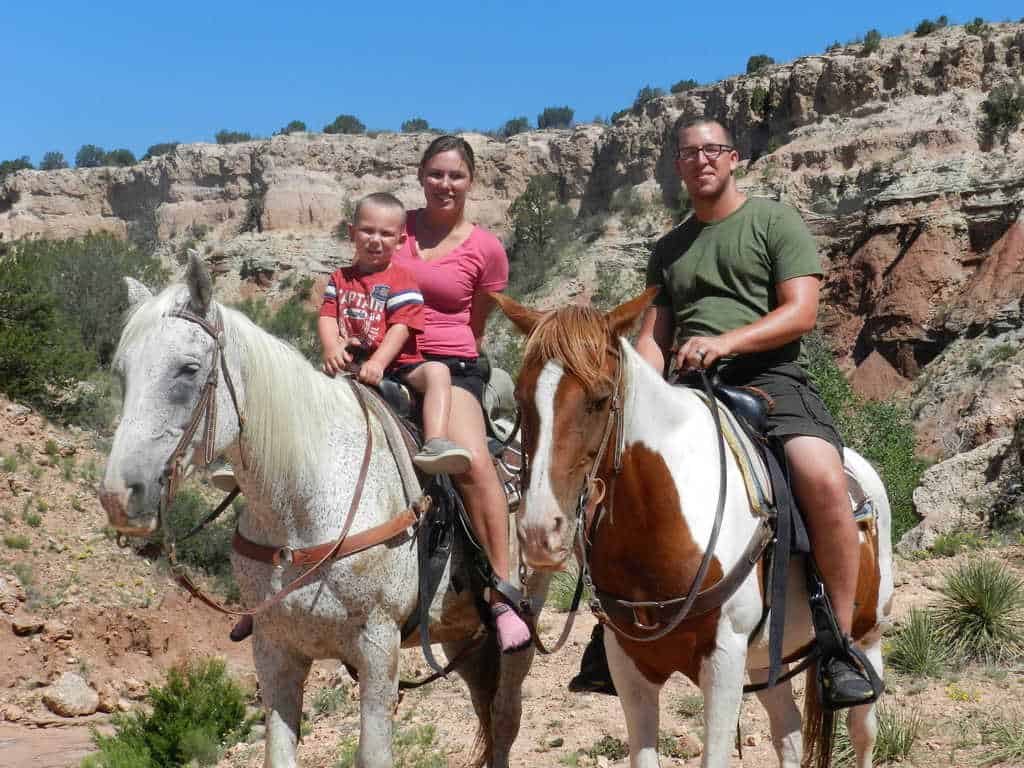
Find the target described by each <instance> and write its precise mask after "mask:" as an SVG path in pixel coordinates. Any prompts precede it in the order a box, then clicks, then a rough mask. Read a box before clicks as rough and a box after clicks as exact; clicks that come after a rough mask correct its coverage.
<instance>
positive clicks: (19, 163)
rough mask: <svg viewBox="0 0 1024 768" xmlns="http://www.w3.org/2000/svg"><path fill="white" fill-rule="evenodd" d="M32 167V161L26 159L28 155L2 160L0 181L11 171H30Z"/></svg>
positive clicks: (0, 163)
mask: <svg viewBox="0 0 1024 768" xmlns="http://www.w3.org/2000/svg"><path fill="white" fill-rule="evenodd" d="M32 168H33V166H32V161H31V160H29V159H28V155H22V156H21V157H18V158H15V159H14V160H4V161H3V162H0V181H3V180H4V177H5V176H9V175H10V174H12V173H17V172H18V171H30V170H32Z"/></svg>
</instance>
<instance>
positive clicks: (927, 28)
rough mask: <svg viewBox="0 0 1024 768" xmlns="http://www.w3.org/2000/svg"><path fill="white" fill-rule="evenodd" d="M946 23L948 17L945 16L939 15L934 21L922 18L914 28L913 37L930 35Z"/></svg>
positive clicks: (946, 24) (947, 22) (947, 23)
mask: <svg viewBox="0 0 1024 768" xmlns="http://www.w3.org/2000/svg"><path fill="white" fill-rule="evenodd" d="M948 25H949V19H948V18H947V17H946V16H939V17H938V18H937V19H935V20H934V21H933V20H932V19H922V20H921V22H920V23H919V24H918V25H917V26H916V27H915V28H914V37H925V36H926V35H930V34H931V33H932V32H936V31H938V30H940V29H942V28H943V27H946V26H948Z"/></svg>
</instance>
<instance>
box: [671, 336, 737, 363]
mask: <svg viewBox="0 0 1024 768" xmlns="http://www.w3.org/2000/svg"><path fill="white" fill-rule="evenodd" d="M732 353H733V350H732V346H731V344H730V343H729V339H728V337H727V335H722V336H691V337H690V338H689V339H687V340H686V343H685V344H683V346H681V347H680V348H679V351H677V352H676V369H677V370H680V371H687V370H689V371H693V370H697V369H699V368H710V367H711V366H712V365H714V364H715V363H716V362H717V361H718V360H720V359H721V358H723V357H729V356H730V355H731V354H732Z"/></svg>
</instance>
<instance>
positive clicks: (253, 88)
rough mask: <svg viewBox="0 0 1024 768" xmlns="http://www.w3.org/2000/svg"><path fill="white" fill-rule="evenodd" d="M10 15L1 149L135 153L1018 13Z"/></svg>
mask: <svg viewBox="0 0 1024 768" xmlns="http://www.w3.org/2000/svg"><path fill="white" fill-rule="evenodd" d="M5 5H6V7H5V8H4V11H3V13H2V14H0V30H2V31H3V39H4V46H3V53H4V66H3V67H2V68H0V160H2V159H9V158H13V157H18V156H21V155H29V156H30V158H31V159H32V161H33V162H34V163H38V162H39V160H40V158H41V157H42V155H43V153H44V152H46V151H47V150H59V151H61V152H63V153H64V155H65V157H66V158H67V159H68V161H69V162H73V160H74V155H75V153H76V152H77V150H78V148H79V147H80V146H81V145H82V144H87V143H89V144H98V145H100V146H102V147H104V148H105V149H108V150H109V149H114V148H118V147H127V148H128V149H131V150H132V151H133V152H135V154H136V155H139V156H141V155H142V154H143V153H144V152H145V150H146V148H147V147H148V146H149V145H151V144H155V143H157V142H163V141H172V140H176V141H183V142H190V141H212V140H213V135H214V133H216V132H217V131H218V130H219V129H222V128H228V129H232V130H242V131H248V132H250V133H254V134H257V135H261V136H266V135H269V134H271V133H272V132H273V131H275V130H277V129H279V128H281V127H282V126H284V125H285V124H286V123H288V122H289V121H290V120H295V119H298V120H303V121H305V122H306V124H307V125H308V126H310V128H311V129H316V130H319V129H320V128H321V127H322V126H323V125H324V124H326V123H328V122H330V121H331V120H332V119H333V118H334V117H335V116H336V115H338V114H339V113H350V114H355V115H356V116H358V117H359V118H360V119H361V120H362V121H363V122H364V123H365V124H366V125H367V126H368V127H369V128H371V129H380V130H397V129H398V128H399V126H400V124H401V122H402V121H403V120H405V119H407V118H409V117H414V116H419V117H424V118H426V119H427V120H428V121H429V122H430V124H431V125H432V126H439V127H442V128H449V129H458V128H462V129H488V128H498V127H500V126H501V125H502V124H503V123H504V122H505V121H506V120H507V119H509V118H510V117H514V116H517V115H525V116H527V117H528V118H529V119H530V121H531V123H533V121H535V120H536V116H537V114H538V113H539V112H540V111H541V110H543V109H544V107H546V106H553V105H563V104H565V105H568V106H571V107H573V108H574V109H575V111H576V118H577V120H580V121H588V120H591V119H592V118H593V117H594V116H595V115H601V116H603V117H605V118H607V117H608V116H609V115H610V114H611V113H612V112H614V111H616V110H619V109H622V108H624V107H626V106H628V105H629V104H630V103H631V102H632V100H633V98H634V97H635V95H636V92H637V91H638V90H639V89H640V88H641V87H642V86H643V85H646V84H650V85H652V86H659V87H662V88H665V89H666V90H667V89H668V88H669V86H670V85H671V84H672V83H674V82H676V81H678V80H681V79H684V78H694V79H696V80H698V81H700V82H709V81H714V80H718V79H721V78H723V77H728V76H730V75H733V74H736V73H739V72H742V71H743V69H744V67H745V65H746V61H747V58H748V57H749V56H750V55H751V54H754V53H766V54H768V55H770V56H773V57H774V58H775V59H776V60H777V61H786V60H789V59H792V58H795V57H797V56H801V55H805V54H809V53H820V52H821V51H823V50H824V48H825V47H826V46H827V45H828V44H829V43H831V42H832V41H834V40H840V41H844V42H845V41H847V40H850V39H852V38H854V37H856V36H859V35H862V34H863V33H864V32H865V31H866V30H867V29H869V28H871V27H876V28H878V29H879V30H880V31H881V32H882V34H883V35H885V36H890V35H898V34H903V33H904V32H906V31H907V30H909V29H912V28H913V27H914V26H915V25H916V24H917V22H919V21H920V20H921V19H923V18H926V17H928V18H934V17H936V16H938V15H940V14H945V15H947V16H949V17H950V19H951V20H952V21H953V22H959V23H962V22H964V21H968V20H970V19H971V18H974V17H975V16H982V17H984V18H985V19H987V20H990V21H1003V20H1010V19H1012V20H1017V19H1019V18H1020V17H1021V15H1022V14H1024V5H1022V4H1021V3H1020V2H1019V0H1014V1H1013V2H994V1H993V2H989V1H988V0H977V2H971V3H966V2H941V0H939V2H935V0H932V2H918V1H917V0H907V1H905V2H892V0H888V1H887V2H875V1H874V0H864V1H862V2H843V3H832V2H819V3H808V2H806V0H804V1H803V2H788V1H785V2H783V1H782V0H775V2H763V1H762V2H747V1H746V0H742V1H739V2H734V3H732V4H727V3H712V2H708V3H700V4H693V3H688V2H685V1H684V0H675V1H674V2H648V3H637V2H632V3H629V2H626V3H623V2H619V3H610V2H605V1H604V0H591V2H587V3H564V2H558V0H544V1H543V2H542V1H540V0H517V1H514V2H501V3H499V2H492V1H491V0H479V1H478V2H476V3H461V4H460V3H451V2H448V3H438V2H418V3H407V2H402V1H399V0H391V2H360V3H340V2H337V0H335V1H334V2H322V1H321V0H305V2H301V3H300V2H294V0H293V2H276V3H271V2H263V1H262V0H252V1H251V2H247V3H235V2H227V1H225V2H218V1H217V0H205V2H195V1H194V0H180V1H179V2H176V3H149V2H139V1H138V0H136V1H135V2H131V3H128V2H104V0H96V1H95V2H92V3H83V2H81V0H75V2H68V1H66V0H59V1H55V0H36V1H35V2H25V1H24V0H10V2H8V3H6V4H5Z"/></svg>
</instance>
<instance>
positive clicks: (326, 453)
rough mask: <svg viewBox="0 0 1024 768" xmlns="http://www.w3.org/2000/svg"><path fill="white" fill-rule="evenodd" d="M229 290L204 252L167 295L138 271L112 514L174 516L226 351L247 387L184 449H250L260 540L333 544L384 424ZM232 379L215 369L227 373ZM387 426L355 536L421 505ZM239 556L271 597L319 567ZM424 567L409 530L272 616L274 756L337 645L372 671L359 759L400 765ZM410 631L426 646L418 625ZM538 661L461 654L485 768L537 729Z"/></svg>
mask: <svg viewBox="0 0 1024 768" xmlns="http://www.w3.org/2000/svg"><path fill="white" fill-rule="evenodd" d="M211 294H212V286H211V281H210V276H209V274H208V272H207V270H206V269H205V267H204V266H203V264H202V262H201V261H199V259H198V258H197V257H195V256H194V255H193V256H192V258H191V260H190V263H189V266H188V269H187V273H186V279H185V285H180V284H178V285H173V286H171V287H169V288H168V289H166V290H165V291H163V292H162V293H161V294H159V295H158V296H156V297H153V296H152V295H151V294H149V292H148V291H146V290H145V289H144V288H142V287H141V286H140V285H139V284H137V283H136V284H135V285H134V286H133V287H132V290H131V291H130V295H131V297H132V299H133V301H136V302H137V303H135V304H134V305H133V308H132V310H131V314H130V316H129V319H128V321H127V324H126V326H125V329H124V331H123V333H122V336H121V341H120V344H119V346H118V350H117V353H116V357H115V363H114V369H115V371H116V373H117V375H118V376H119V377H120V379H121V381H122V383H123V385H124V409H123V413H122V417H121V422H120V425H119V426H118V429H117V433H116V435H115V436H114V443H113V447H112V449H111V453H110V458H109V460H108V462H107V467H106V474H105V477H104V480H103V485H102V488H101V499H102V501H103V505H104V508H105V509H106V510H107V513H108V515H109V517H110V522H111V525H112V526H113V527H114V528H115V529H116V530H118V531H120V532H122V533H125V534H129V535H140V534H148V533H150V532H152V531H154V530H155V529H156V527H157V526H158V525H159V520H158V508H159V506H160V502H161V496H162V494H163V492H164V486H165V480H164V477H163V472H164V470H165V466H166V465H167V464H168V461H169V457H171V456H172V454H174V453H175V451H176V446H177V445H178V443H179V441H181V440H182V436H183V434H186V429H187V427H186V425H187V424H188V423H189V421H190V417H191V415H192V414H193V412H196V413H198V412H199V410H200V409H199V408H197V403H198V402H199V400H200V398H201V396H202V390H203V384H204V382H207V381H208V378H210V375H211V368H212V367H219V366H218V364H217V362H216V359H217V355H221V354H222V355H223V366H224V368H225V369H226V371H225V373H226V375H227V376H228V377H229V378H230V382H232V383H233V389H234V390H235V397H233V396H232V394H231V392H230V391H229V387H225V386H223V385H222V386H217V387H216V389H215V390H214V392H215V394H214V399H215V403H216V410H215V418H214V421H215V424H213V425H208V427H209V426H212V427H213V429H212V431H211V430H210V429H207V430H206V437H205V438H204V430H203V429H197V430H196V432H195V435H194V437H191V438H190V439H189V438H185V440H186V443H187V444H186V445H185V446H183V448H184V450H183V454H182V456H183V461H184V462H185V463H186V464H187V463H189V462H193V463H195V464H202V463H204V462H205V461H208V460H209V459H210V458H211V457H212V456H217V455H224V456H226V457H227V458H228V459H229V460H230V461H231V462H232V464H233V465H234V467H235V471H236V476H237V479H238V484H239V486H240V487H241V489H242V491H243V492H244V494H245V497H246V499H247V501H248V504H247V508H246V512H245V513H244V514H243V515H242V517H241V519H240V520H239V522H238V528H239V533H240V534H242V535H243V536H244V537H246V538H247V539H249V540H250V541H252V542H256V543H259V544H264V545H267V546H269V547H280V548H282V550H281V551H282V553H283V552H284V551H286V550H287V551H291V550H296V549H300V548H305V547H311V546H315V545H319V544H323V543H325V542H328V543H329V542H333V541H334V540H336V539H337V538H338V537H339V532H340V531H341V528H342V522H343V520H344V519H345V517H346V514H347V512H348V510H349V507H350V504H351V502H352V499H353V495H354V486H356V485H357V482H356V479H357V478H356V476H357V474H358V471H359V467H360V463H361V460H362V457H363V453H364V448H365V446H366V440H367V429H368V423H367V421H366V419H365V417H364V415H363V413H362V411H361V409H360V406H359V405H358V403H357V400H356V398H355V396H354V394H353V391H352V389H351V387H350V386H349V384H348V383H346V382H344V381H341V380H340V379H339V380H334V379H330V378H328V377H327V376H324V375H323V374H322V373H320V372H319V371H316V370H314V368H313V367H312V366H311V365H310V364H309V363H308V362H307V361H306V360H305V359H303V358H302V356H301V355H299V353H298V352H296V351H295V350H294V349H292V348H291V347H290V346H288V345H287V344H284V343H283V342H281V341H279V340H278V339H276V338H274V337H273V336H271V335H269V334H267V333H265V332H263V331H262V330H260V329H259V328H258V327H257V326H256V325H254V324H253V323H251V322H250V321H249V320H248V319H246V318H245V316H244V315H242V314H240V313H238V312H235V311H233V310H230V309H227V308H225V307H223V306H220V305H218V304H217V303H216V302H215V301H213V300H212V296H211ZM183 310H184V311H185V312H186V313H191V314H192V315H194V316H195V317H197V318H201V319H204V320H205V322H206V324H207V325H209V326H211V327H212V330H213V331H214V332H215V333H216V326H218V325H222V326H223V333H222V334H220V336H221V339H220V346H221V349H222V352H218V351H217V350H218V342H217V341H215V339H214V338H213V336H211V334H210V333H209V332H208V331H207V330H205V329H204V327H203V326H202V324H200V323H197V322H195V321H194V320H192V321H190V320H189V319H188V318H187V317H183V316H182V315H181V314H179V313H181V312H182V311H183ZM219 375H220V372H219V371H213V378H214V380H216V378H217V377H218V376H219ZM221 378H223V377H221ZM236 399H237V402H236ZM236 409H237V411H236ZM200 415H201V414H200ZM241 415H244V428H243V429H242V436H241V439H239V431H240V426H239V425H240V416H241ZM200 426H201V425H200ZM369 426H370V428H372V430H373V446H374V447H373V451H372V454H371V455H370V460H369V471H368V472H367V475H366V480H365V487H364V488H363V491H362V497H361V501H360V503H359V504H358V507H357V509H356V510H355V513H354V518H353V521H352V526H351V534H352V535H354V534H357V533H359V532H361V531H364V530H367V529H370V528H372V527H374V526H377V525H379V524H382V523H384V522H386V521H388V520H390V519H392V518H394V517H396V516H397V515H399V513H401V512H402V511H403V510H404V509H405V508H406V506H407V505H406V501H405V498H404V493H403V485H402V480H401V478H400V477H399V470H398V466H397V464H396V461H395V457H394V456H393V455H392V454H391V452H390V451H389V450H388V445H387V442H386V440H385V437H384V433H383V432H382V430H381V426H380V424H379V422H378V421H377V420H376V419H372V418H371V421H370V424H369ZM204 442H212V445H204ZM200 535H201V534H200ZM232 562H233V565H234V572H235V577H236V579H237V581H238V584H239V587H240V589H241V595H242V598H243V601H244V603H245V604H247V605H253V604H255V603H258V602H260V601H263V600H265V599H267V598H269V597H270V596H271V595H273V594H275V593H276V592H278V591H280V590H281V589H282V587H283V586H285V585H287V584H289V583H290V582H291V581H292V580H293V579H295V578H296V577H297V576H298V575H299V574H300V573H302V572H303V571H304V570H306V568H308V567H309V566H305V567H302V568H299V567H296V566H295V565H293V564H291V562H290V561H288V558H287V557H286V558H285V561H284V562H282V563H281V564H280V566H275V565H272V564H270V563H264V562H257V561H255V560H250V559H248V558H246V557H242V556H240V555H238V554H237V553H233V554H232ZM465 567H466V555H465V553H463V552H461V551H460V550H459V549H458V548H456V551H455V554H454V556H453V560H452V562H450V563H449V567H448V569H447V570H446V571H445V574H444V576H443V578H442V582H441V586H440V588H439V589H438V591H437V597H436V598H435V600H434V602H433V604H432V606H431V617H432V621H431V637H432V639H433V640H434V641H435V642H443V643H444V647H445V651H446V653H447V654H448V655H449V658H452V657H453V656H454V654H456V653H458V652H459V651H460V650H461V649H464V648H467V647H468V646H469V644H470V642H471V639H472V638H473V636H474V635H475V634H476V633H477V632H478V631H479V630H480V619H479V614H478V611H477V610H476V607H475V605H474V601H473V597H472V595H471V594H469V590H466V589H464V590H463V591H462V592H461V594H456V592H455V591H454V590H451V589H449V586H450V576H451V574H452V572H455V571H456V570H457V569H465ZM417 573H418V570H417V556H416V542H415V539H414V538H413V536H412V535H411V533H410V532H409V531H406V530H403V531H401V532H400V534H399V535H398V536H396V537H394V538H392V539H390V540H388V541H387V542H385V543H382V544H379V545H376V546H372V547H370V548H369V549H366V550H364V551H361V552H359V553H358V554H354V555H352V556H351V557H347V558H344V559H335V560H333V561H330V562H328V563H327V564H326V565H325V566H324V567H323V568H322V569H321V570H320V571H319V572H318V573H317V574H316V575H315V577H314V578H312V579H311V580H310V581H309V582H308V583H307V584H305V585H304V586H301V587H299V588H298V589H296V590H294V591H293V592H291V593H290V594H288V595H287V596H286V597H285V598H284V599H283V600H281V601H280V602H278V603H276V604H274V605H273V606H272V607H270V608H269V610H266V611H265V612H264V613H261V614H259V615H258V616H256V619H255V629H254V634H253V659H254V662H255V665H256V672H257V675H258V677H259V682H260V689H261V691H262V695H263V703H264V706H265V708H266V713H267V744H266V754H265V765H267V766H272V768H290V767H291V766H294V765H296V764H297V763H296V745H297V741H298V736H299V719H300V716H301V713H302V692H303V684H304V682H305V679H306V675H307V673H308V672H309V668H310V664H311V663H312V661H313V659H320V658H337V659H341V660H342V661H344V662H345V663H346V664H348V665H349V666H350V667H352V668H354V669H355V670H357V671H358V676H359V692H360V712H361V722H360V738H359V750H358V753H357V764H358V765H359V766H364V767H366V768H371V767H372V768H385V767H386V766H390V765H391V764H392V749H391V742H392V738H391V737H392V715H393V713H394V711H395V708H396V706H397V692H398V675H399V647H400V628H401V627H402V625H403V623H404V622H405V620H406V618H407V617H408V616H409V614H410V613H411V612H412V611H413V610H414V607H415V606H416V604H417ZM462 583H463V584H467V583H468V579H467V578H464V579H462ZM545 583H546V582H545ZM534 586H535V588H541V587H540V586H538V585H534ZM442 614H443V616H442ZM410 640H411V641H412V642H416V640H417V635H416V634H414V635H413V637H412V638H410ZM531 660H532V650H529V651H526V652H523V653H520V654H516V655H512V656H500V654H499V653H498V648H497V645H496V644H495V642H494V640H493V637H492V636H488V637H487V639H486V641H485V642H484V643H483V644H482V645H480V646H479V648H478V649H477V650H475V651H473V652H471V653H469V655H468V656H466V657H465V662H464V663H462V664H461V665H460V666H459V668H458V672H459V674H460V675H461V676H462V677H463V678H464V679H465V680H466V682H467V683H468V685H469V688H470V693H471V695H472V700H473V705H474V707H475V709H476V713H477V716H478V718H479V730H478V733H477V745H476V755H475V758H476V760H475V762H476V764H477V765H481V764H483V763H484V762H488V763H489V764H490V765H493V766H498V767H499V768H503V767H504V766H506V765H507V764H508V754H509V750H510V749H511V746H512V742H513V741H514V740H515V737H516V735H517V733H518V731H519V722H520V714H521V705H520V688H521V683H522V680H523V678H524V677H525V675H526V673H527V671H528V669H529V667H530V663H531Z"/></svg>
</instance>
